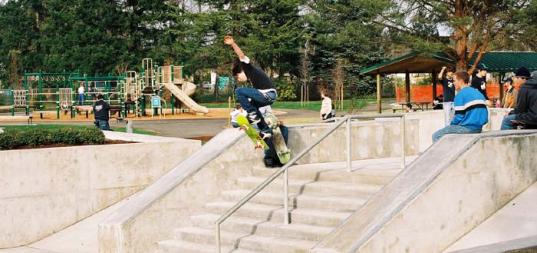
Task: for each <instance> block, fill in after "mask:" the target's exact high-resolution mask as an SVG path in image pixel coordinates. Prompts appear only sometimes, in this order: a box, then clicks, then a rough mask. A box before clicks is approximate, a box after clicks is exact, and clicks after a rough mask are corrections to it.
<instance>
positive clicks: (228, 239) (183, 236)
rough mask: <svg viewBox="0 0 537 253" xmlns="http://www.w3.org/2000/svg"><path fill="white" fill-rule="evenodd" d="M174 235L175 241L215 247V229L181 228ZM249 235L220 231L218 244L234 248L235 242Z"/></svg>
mask: <svg viewBox="0 0 537 253" xmlns="http://www.w3.org/2000/svg"><path fill="white" fill-rule="evenodd" d="M174 235H175V238H174V239H176V240H181V241H186V242H192V243H198V244H209V245H215V244H216V243H215V240H216V239H215V229H214V228H212V229H210V228H209V229H206V228H201V227H183V228H178V229H175V230H174ZM248 235H250V233H238V232H229V231H222V232H221V235H220V242H221V243H222V244H223V245H232V246H235V245H236V243H237V240H238V239H239V238H242V237H244V236H248Z"/></svg>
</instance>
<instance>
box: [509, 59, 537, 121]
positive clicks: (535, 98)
mask: <svg viewBox="0 0 537 253" xmlns="http://www.w3.org/2000/svg"><path fill="white" fill-rule="evenodd" d="M513 84H520V85H521V86H520V90H519V92H518V96H517V103H516V106H515V109H514V110H512V111H511V112H510V113H509V115H507V116H505V117H504V118H503V121H502V128H501V129H502V130H509V129H513V128H514V125H513V121H518V122H521V123H523V124H526V125H537V76H536V75H535V74H534V76H530V71H529V70H528V69H527V68H525V67H521V68H519V69H518V70H517V71H516V72H515V76H514V77H513Z"/></svg>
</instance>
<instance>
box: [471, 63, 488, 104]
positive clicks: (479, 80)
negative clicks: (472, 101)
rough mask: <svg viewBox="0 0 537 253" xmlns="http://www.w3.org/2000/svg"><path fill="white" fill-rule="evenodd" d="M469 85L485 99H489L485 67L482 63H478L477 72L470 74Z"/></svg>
mask: <svg viewBox="0 0 537 253" xmlns="http://www.w3.org/2000/svg"><path fill="white" fill-rule="evenodd" d="M470 86H471V87H472V88H474V89H476V90H478V91H479V92H481V94H483V96H484V97H485V100H489V97H488V96H487V68H486V67H485V66H484V65H481V64H480V65H479V66H478V67H477V72H476V74H475V75H474V76H472V82H471V85H470Z"/></svg>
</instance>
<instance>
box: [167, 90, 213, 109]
mask: <svg viewBox="0 0 537 253" xmlns="http://www.w3.org/2000/svg"><path fill="white" fill-rule="evenodd" d="M189 84H191V83H189ZM189 84H187V85H189ZM163 85H164V87H166V89H168V90H169V91H170V92H171V93H172V94H173V95H174V96H175V97H176V98H177V99H179V100H180V101H181V102H182V103H184V104H185V105H186V106H187V107H188V108H190V109H191V110H192V111H195V112H199V113H208V112H209V109H207V107H205V106H201V105H199V104H198V103H196V102H195V101H194V100H192V98H190V97H189V96H188V95H187V93H185V92H183V90H181V89H179V87H177V86H175V84H173V83H163ZM189 86H190V87H191V85H189Z"/></svg>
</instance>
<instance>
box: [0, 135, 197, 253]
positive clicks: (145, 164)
mask: <svg viewBox="0 0 537 253" xmlns="http://www.w3.org/2000/svg"><path fill="white" fill-rule="evenodd" d="M107 135H109V134H107ZM111 135H113V136H115V139H121V137H122V136H123V137H129V138H133V139H138V140H141V139H145V141H148V142H147V143H133V144H115V145H99V146H78V147H62V148H47V149H30V150H11V151H0V186H1V190H0V227H1V229H0V248H11V247H16V246H21V245H26V244H29V243H32V242H34V241H37V240H40V239H42V238H44V237H46V236H48V235H50V234H52V233H54V232H57V231H59V230H61V229H63V228H65V227H67V226H69V225H71V224H74V223H76V222H77V221H79V220H81V219H84V218H86V217H88V216H89V215H91V214H93V213H95V212H97V211H99V210H101V209H104V208H106V207H108V206H110V205H112V204H114V203H116V202H117V201H119V200H122V199H124V198H126V197H128V196H130V195H131V194H133V193H135V192H137V191H139V190H141V189H143V188H144V187H145V186H147V185H148V184H151V183H152V182H154V181H155V180H156V179H157V178H159V177H160V176H161V175H162V174H164V173H165V172H167V171H168V170H169V169H170V168H171V167H173V166H174V165H176V164H177V163H179V162H181V161H182V160H183V159H185V158H186V157H188V156H190V154H192V153H193V152H194V151H196V150H198V149H199V148H200V147H201V143H200V142H199V141H193V140H183V139H173V138H163V139H160V138H158V137H157V138H152V137H143V136H137V135H128V134H118V133H112V134H111ZM131 140H132V139H131Z"/></svg>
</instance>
